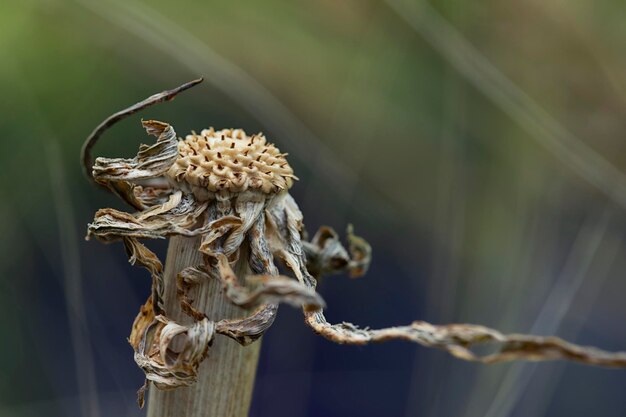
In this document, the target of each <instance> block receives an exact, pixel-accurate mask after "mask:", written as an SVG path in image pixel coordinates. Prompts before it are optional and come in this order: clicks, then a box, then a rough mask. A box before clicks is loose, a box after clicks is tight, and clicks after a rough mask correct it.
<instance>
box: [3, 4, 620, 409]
mask: <svg viewBox="0 0 626 417" xmlns="http://www.w3.org/2000/svg"><path fill="white" fill-rule="evenodd" d="M625 19H626V7H624V4H623V3H622V2H619V1H613V0H595V1H591V0H586V1H577V2H565V1H557V0H553V1H547V2H544V1H539V0H527V1H508V2H502V1H493V0H491V1H484V2H470V1H461V0H437V1H432V2H430V3H428V2H425V1H421V0H412V1H408V0H406V1H405V0H382V1H370V0H342V1H338V0H317V1H279V0H267V1H264V2H257V1H249V0H248V1H238V2H232V1H224V0H222V1H194V2H190V1H186V2H183V1H181V2H171V1H163V0H158V1H151V2H148V1H143V2H141V1H131V0H127V1H122V0H119V1H118V0H114V1H96V0H76V1H64V0H22V1H19V2H18V1H3V2H0V91H1V95H0V132H1V135H2V139H1V144H2V151H0V167H1V170H0V190H1V191H2V198H1V199H0V236H1V238H0V276H1V277H2V279H1V280H0V329H1V331H2V338H1V339H0V356H1V357H2V360H1V361H0V416H2V417H4V416H17V417H22V416H23V417H26V416H29V417H30V416H140V415H143V414H144V413H145V412H144V411H140V410H138V409H137V407H136V405H135V390H136V389H137V388H138V387H139V386H140V385H141V384H142V381H143V379H142V373H141V371H140V370H139V369H138V368H137V367H136V366H135V364H134V362H133V359H132V349H131V348H130V346H129V345H128V344H127V342H126V337H127V336H128V333H129V330H130V325H131V323H132V320H133V318H134V316H135V314H136V312H137V309H138V307H139V305H140V304H141V303H142V302H143V300H144V299H145V298H146V296H147V294H148V286H149V279H148V277H147V274H146V273H144V272H143V271H142V270H140V269H138V268H132V267H131V266H129V265H128V264H127V261H126V257H125V254H124V251H123V248H122V247H121V246H120V245H109V246H105V245H102V244H100V243H98V242H85V241H84V240H83V237H84V235H85V230H86V224H87V223H88V222H89V221H90V220H91V219H92V218H93V213H94V212H95V211H96V210H97V209H98V208H101V207H117V208H124V207H123V206H122V204H121V203H120V202H118V201H116V200H115V198H114V197H113V196H111V195H108V194H106V193H104V192H102V191H101V190H97V189H95V188H93V187H91V186H90V184H89V183H88V182H87V181H86V180H85V178H84V177H83V176H82V173H81V169H80V166H79V158H78V157H79V150H80V146H81V144H82V141H83V140H84V138H85V137H86V136H87V135H88V134H89V132H90V131H91V130H92V129H93V128H94V127H95V126H96V125H97V124H98V123H99V122H100V121H102V120H103V119H104V118H105V117H106V116H108V115H109V114H111V113H113V112H115V111H117V110H120V109H122V108H125V107H127V106H128V105H130V104H132V103H135V102H137V101H139V100H141V99H143V98H145V97H147V96H148V95H151V94H153V93H155V92H158V91H161V90H164V89H166V88H172V87H174V86H176V85H178V84H181V83H182V82H185V81H188V80H191V79H194V78H197V77H199V76H203V77H205V82H204V83H203V84H201V85H200V86H199V87H196V88H195V89H193V90H191V91H189V92H186V93H184V94H183V95H181V96H179V97H178V98H177V99H176V100H175V101H173V102H171V103H169V104H161V105H159V106H157V107H153V108H150V109H148V110H146V111H144V112H142V113H141V115H138V116H135V117H132V118H130V119H128V120H126V121H124V122H122V123H120V124H119V125H117V126H115V127H114V128H113V129H112V130H111V131H109V132H108V133H107V134H106V135H105V137H104V139H103V140H102V141H101V143H100V144H99V145H98V146H97V147H96V150H95V153H96V155H106V156H132V155H134V154H135V152H136V149H137V146H138V144H139V143H141V142H145V141H151V140H152V139H151V138H149V137H147V136H146V135H145V133H144V132H143V130H142V129H141V126H140V123H139V120H140V118H141V117H144V118H156V119H158V120H163V121H167V122H169V123H172V124H173V125H174V127H175V129H176V130H177V132H178V133H179V134H181V135H184V134H185V133H186V132H189V131H190V130H192V129H195V130H196V131H200V130H201V129H203V128H205V127H208V126H210V125H212V126H215V127H220V128H222V127H243V128H245V129H247V130H248V132H249V133H252V132H256V131H263V132H264V133H266V135H268V136H269V137H270V138H271V140H272V141H274V142H276V144H277V146H279V147H280V149H281V150H282V151H285V152H289V154H290V162H291V164H292V166H293V167H294V169H295V170H296V173H297V175H298V176H299V177H300V179H301V180H300V181H299V182H298V183H297V184H296V185H295V186H294V188H293V194H294V196H295V198H296V200H297V201H298V202H299V204H300V206H301V209H302V211H303V212H304V215H305V221H306V224H307V227H308V229H309V231H310V232H314V231H315V230H316V229H317V227H319V226H320V225H324V224H328V225H330V226H333V227H335V228H336V229H337V230H340V231H341V230H344V228H345V225H346V224H347V223H349V222H351V223H353V224H354V225H355V229H356V231H357V233H358V234H360V235H362V236H364V237H365V238H367V239H368V240H369V241H370V242H371V243H372V245H373V247H374V261H373V265H372V268H371V271H370V273H369V274H368V275H367V276H366V277H364V278H361V279H360V280H349V279H346V278H345V277H331V278H329V279H327V280H325V281H324V282H323V283H322V285H321V286H320V292H321V293H322V295H323V296H324V298H325V299H326V301H327V302H328V305H329V308H328V311H327V313H328V314H327V316H328V318H329V320H331V321H335V322H337V321H342V320H346V321H352V322H354V323H357V324H360V325H363V326H365V325H369V326H372V327H374V326H376V327H380V326H389V325H394V324H403V323H408V322H410V321H412V320H415V319H425V320H429V321H433V322H436V323H447V322H473V323H480V324H485V325H489V326H493V327H496V328H498V329H501V330H502V331H505V332H533V333H538V334H546V335H547V334H556V335H559V336H561V337H564V338H568V339H571V340H573V341H576V342H577V343H581V344H589V345H597V346H600V347H603V348H606V349H613V350H620V349H626V334H625V332H624V328H623V322H624V320H623V319H624V317H626V303H625V302H624V298H625V297H624V294H626V280H625V278H626V274H625V271H626V256H624V253H625V249H626V244H625V240H624V238H625V235H626V216H625V210H626V177H625V175H624V172H625V171H626V141H625V140H624V137H625V134H624V132H626V117H625V113H626V71H625V68H626V25H624V24H623V22H624V21H625ZM165 245H166V242H156V243H155V244H154V245H152V247H154V248H156V250H157V251H158V253H160V254H161V255H162V254H163V253H164V249H165ZM625 389H626V373H625V372H624V371H611V370H606V369H596V368H591V367H585V366H581V365H576V364H568V363H542V364H528V363H526V364H500V365H493V366H488V367H486V366H481V365H476V364H468V363H463V362H461V361H458V360H455V359H452V358H449V357H448V356H446V355H445V354H444V353H442V352H439V351H431V350H426V349H423V348H420V347H418V346H414V345H409V344H405V343H400V342H394V343H389V344H385V345H377V346H368V347H347V346H334V345H332V344H331V343H330V342H327V341H325V340H321V339H319V338H317V337H315V336H314V335H312V334H311V333H310V331H309V330H308V329H307V328H305V326H304V324H303V323H302V319H301V315H300V312H298V311H296V310H293V309H291V308H288V307H283V308H282V309H281V313H280V314H279V318H278V319H277V321H276V324H275V325H274V327H272V329H271V330H270V332H269V333H268V334H267V336H266V337H265V338H264V342H263V351H262V356H261V362H260V366H259V376H258V379H257V386H256V390H255V396H254V401H253V406H252V412H251V415H252V416H272V417H279V416H324V417H328V416H418V415H419V416H429V417H434V416H461V417H473V416H488V417H504V416H589V415H598V416H623V415H624V414H626V396H625V395H624V390H625Z"/></svg>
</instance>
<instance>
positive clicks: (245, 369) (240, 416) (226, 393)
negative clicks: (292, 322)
mask: <svg viewBox="0 0 626 417" xmlns="http://www.w3.org/2000/svg"><path fill="white" fill-rule="evenodd" d="M199 245H200V239H199V238H188V237H182V236H175V237H172V238H171V239H170V243H169V247H168V251H167V259H166V263H165V272H164V274H165V275H164V276H165V297H164V301H165V308H166V309H167V312H168V317H171V318H172V319H174V320H176V321H178V322H180V323H185V324H188V323H191V320H190V319H189V317H187V316H186V315H185V314H184V313H183V312H182V311H181V309H180V306H179V303H178V300H177V298H176V275H177V273H178V272H180V271H181V270H183V269H184V268H186V267H188V266H196V265H200V264H202V262H203V261H202V255H201V253H200V252H199V250H198V248H199ZM233 270H234V271H235V273H236V274H237V276H239V277H244V276H246V275H249V274H251V271H250V267H249V265H248V261H247V257H246V256H240V257H239V260H238V261H237V263H236V264H235V265H234V266H233ZM193 298H194V306H195V307H196V308H198V309H199V310H200V311H204V312H205V313H206V314H207V317H209V319H212V320H216V321H217V320H220V319H224V318H237V317H244V316H245V315H246V310H244V309H241V308H239V307H237V306H234V305H233V304H231V303H230V302H228V300H227V299H226V297H225V296H224V294H223V290H222V288H221V286H220V284H219V283H218V282H217V281H216V280H210V281H208V282H206V283H203V284H202V285H200V286H198V292H197V293H195V294H194V295H193ZM260 347H261V341H260V340H258V341H256V342H255V343H253V344H251V345H249V346H245V347H244V346H241V345H239V344H238V343H237V342H235V341H234V340H232V339H230V338H227V337H223V336H219V335H217V336H216V337H215V339H214V340H213V344H212V346H211V347H210V349H209V353H208V357H207V358H206V359H205V360H204V361H203V362H202V363H201V364H200V368H199V370H198V381H197V382H196V383H195V384H194V385H192V386H190V387H181V388H177V389H174V390H168V391H162V390H159V389H157V388H156V387H155V386H151V387H150V391H149V398H148V413H147V416H148V417H172V416H180V417H246V416H247V415H248V411H249V409H250V402H251V399H252V390H253V387H254V379H255V375H256V368H257V363H258V359H259V351H260Z"/></svg>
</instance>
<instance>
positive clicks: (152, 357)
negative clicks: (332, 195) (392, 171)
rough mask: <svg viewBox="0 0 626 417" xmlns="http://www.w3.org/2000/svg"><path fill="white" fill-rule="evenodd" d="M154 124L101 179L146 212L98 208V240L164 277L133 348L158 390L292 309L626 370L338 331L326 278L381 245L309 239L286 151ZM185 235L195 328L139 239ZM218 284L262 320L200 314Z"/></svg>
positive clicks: (452, 334)
mask: <svg viewBox="0 0 626 417" xmlns="http://www.w3.org/2000/svg"><path fill="white" fill-rule="evenodd" d="M195 83H197V82H195ZM192 85H195V84H194V82H192V83H189V84H185V85H183V86H181V87H179V88H177V89H174V90H170V91H164V92H163V93H159V94H156V95H154V96H152V97H150V98H148V99H146V100H144V101H143V102H141V103H138V104H136V105H134V106H132V107H130V108H129V109H126V110H123V111H121V112H119V113H116V114H115V115H113V116H111V118H109V119H107V120H105V122H103V123H102V124H101V126H100V127H99V128H97V129H96V130H95V131H94V133H93V134H92V136H91V137H90V138H89V139H88V141H87V143H86V145H85V147H84V152H85V154H84V156H83V161H85V162H86V163H87V162H89V163H90V161H91V156H90V151H91V147H92V146H93V144H94V143H95V140H96V139H97V137H99V136H100V135H101V134H102V133H103V132H104V130H106V128H107V127H109V126H110V125H112V124H113V123H115V122H116V121H117V120H121V119H122V118H124V117H126V116H128V115H129V114H132V113H134V112H136V111H138V110H140V109H141V108H144V107H147V106H149V105H152V104H154V103H157V102H160V101H163V100H167V99H171V98H173V97H174V96H175V94H177V93H178V92H180V91H182V90H184V89H186V88H189V87H190V86H192ZM143 125H144V127H145V128H146V130H147V131H148V133H149V134H151V135H154V136H156V137H157V141H156V143H154V144H153V145H150V146H148V145H142V146H141V147H140V149H139V152H138V154H137V156H136V157H134V158H131V159H122V158H111V159H109V158H98V159H96V162H95V165H94V166H93V170H92V174H91V176H92V178H93V179H94V180H95V181H96V182H97V183H98V184H102V185H104V186H105V187H106V188H108V189H109V190H110V191H112V192H113V193H115V194H117V195H118V196H120V197H121V198H122V199H123V200H124V201H126V202H128V203H129V204H130V205H131V206H133V207H134V208H135V209H136V210H137V211H136V212H135V213H126V212H122V211H119V210H114V209H102V210H98V212H96V215H95V218H94V221H93V222H92V223H91V224H90V225H89V227H88V237H95V238H97V239H98V240H101V241H103V242H112V241H116V240H122V241H123V242H124V244H125V246H126V249H127V253H128V256H129V260H130V262H131V263H133V264H135V263H137V264H139V265H141V266H143V267H145V268H146V269H147V270H148V271H149V272H150V274H151V276H152V292H151V294H150V296H149V298H148V300H147V301H146V303H145V304H144V305H143V306H142V307H141V309H140V312H139V314H138V315H137V318H136V319H135V322H134V324H133V327H132V332H131V335H130V338H129V341H130V344H131V345H132V347H133V349H134V350H135V361H136V362H137V364H138V365H139V367H140V368H141V369H143V371H144V372H145V374H146V378H147V380H148V381H150V382H153V383H154V385H155V386H156V387H157V388H161V389H170V388H176V387H179V386H186V385H190V384H193V383H194V381H195V380H196V378H197V369H198V365H199V364H200V362H201V361H202V360H203V359H204V358H205V357H206V355H207V354H210V348H209V346H210V343H211V340H213V338H214V337H215V334H219V335H224V336H227V337H230V338H232V339H234V340H236V341H237V342H239V343H241V344H242V345H247V344H249V343H252V342H254V341H255V340H257V339H258V338H259V337H261V336H262V335H263V333H264V332H265V331H266V330H267V329H268V328H269V327H270V326H271V325H272V323H273V322H274V319H275V317H276V312H277V309H278V303H281V302H284V303H288V304H291V305H294V306H300V307H302V308H303V310H304V315H305V322H306V324H307V325H309V326H310V327H311V328H312V329H313V330H314V331H315V332H316V333H318V334H320V335H322V336H323V337H325V338H327V339H329V340H331V341H333V342H336V343H341V344H357V345H363V344H367V343H374V342H383V341H387V340H393V339H400V340H406V341H411V342H415V343H419V344H421V345H423V346H427V347H434V348H439V349H443V350H445V351H447V352H449V353H451V354H452V355H454V356H456V357H458V358H461V359H464V360H470V361H479V362H483V363H494V362H501V361H508V360H514V359H525V360H547V359H569V360H574V361H578V362H582V363H587V364H593V365H602V366H614V367H624V366H626V353H619V352H618V353H609V352H604V351H601V350H598V349H594V348H586V347H581V346H577V345H573V344H571V343H568V342H565V341H563V340H561V339H559V338H555V337H536V336H527V335H503V334H502V333H500V332H498V331H496V330H493V329H489V328H487V327H483V326H478V325H470V324H451V325H442V326H436V325H432V324H429V323H425V322H421V321H416V322H414V323H412V324H410V325H408V326H400V327H390V328H386V329H378V330H371V329H360V328H358V327H357V326H355V325H353V324H350V323H341V324H330V323H328V322H327V321H326V318H325V317H324V314H323V307H324V302H323V300H322V298H321V297H320V296H319V294H317V293H316V291H315V287H316V283H317V280H318V279H319V278H320V277H321V276H322V275H326V274H333V273H340V272H341V273H348V274H349V275H350V276H352V277H358V276H361V275H363V274H364V273H365V272H366V271H367V268H368V265H369V263H370V259H371V248H370V246H369V244H368V243H367V242H366V241H365V240H363V239H362V238H360V237H358V236H355V235H354V234H353V232H352V227H351V226H350V227H349V228H348V233H347V240H348V250H346V249H345V248H344V246H343V245H342V244H341V242H340V239H339V236H338V235H337V233H335V232H334V231H333V230H332V229H331V228H328V227H322V228H321V229H320V230H319V231H318V232H317V234H316V235H315V236H314V237H313V239H312V240H311V241H307V240H306V239H305V236H306V233H305V231H304V226H303V217H302V213H301V212H300V209H299V208H298V205H297V204H296V202H295V201H294V199H293V198H292V197H291V195H290V194H289V188H290V187H291V186H292V184H293V181H294V180H296V179H297V178H296V177H295V176H294V175H293V171H292V169H291V167H290V166H289V164H288V162H287V160H286V159H285V156H286V154H281V153H280V152H279V151H278V149H277V148H276V147H275V146H274V145H273V144H271V143H269V142H268V141H267V139H266V138H265V137H264V136H263V135H262V134H257V135H252V136H248V135H247V134H246V132H244V131H243V130H241V129H224V130H218V131H216V130H214V129H213V128H211V129H205V130H203V131H202V132H201V133H200V134H195V133H194V134H191V135H188V136H186V137H185V139H181V140H178V139H176V134H175V132H174V129H173V128H172V126H170V125H169V124H167V123H163V122H158V121H153V120H150V121H145V122H143ZM173 235H182V236H201V244H200V248H199V251H200V252H201V254H202V256H203V261H204V262H203V264H202V265H197V266H194V267H190V268H186V269H184V270H182V271H179V273H178V276H177V283H176V284H177V296H178V301H179V302H180V305H181V308H182V310H183V311H184V312H185V313H186V314H187V315H188V316H189V317H190V319H191V321H192V324H190V325H183V324H181V323H176V322H175V321H173V320H171V319H170V318H168V312H167V311H166V309H165V307H164V303H163V291H164V282H163V266H162V264H161V262H160V261H159V260H158V258H157V257H156V255H155V254H154V253H153V252H151V251H150V250H149V249H148V248H147V247H146V246H144V245H143V244H142V243H140V242H139V240H138V239H146V238H148V239H156V238H166V237H168V236H173ZM241 259H243V260H245V261H247V263H248V264H249V266H250V268H251V270H252V271H253V273H254V274H256V275H255V276H253V277H248V279H247V280H246V281H244V282H242V281H240V279H239V278H240V277H237V276H236V275H235V273H234V272H233V269H232V267H231V265H232V264H233V263H235V262H236V261H238V260H241ZM277 261H282V262H283V263H284V265H285V266H286V267H287V268H288V269H289V270H290V271H291V272H292V273H293V277H287V276H282V275H279V273H278V268H277V266H276V263H277ZM242 278H243V277H242ZM212 279H216V280H218V282H220V283H221V285H222V286H223V288H224V290H225V291H224V296H225V297H226V298H227V299H228V300H229V301H230V302H232V303H233V304H236V305H238V306H243V307H246V308H250V307H254V308H255V309H254V311H253V312H252V314H251V315H250V316H248V317H243V318H239V319H220V318H219V317H211V318H209V317H207V316H206V314H205V313H204V312H203V311H201V310H199V309H198V308H196V307H195V306H194V304H193V300H192V298H191V297H190V291H191V290H192V289H193V290H194V291H200V292H201V291H203V290H204V288H205V286H206V285H207V283H208V282H209V281H210V280H212ZM485 343H490V344H493V345H494V346H495V348H496V352H495V353H491V354H487V355H484V356H480V355H478V354H476V353H474V352H473V351H472V350H471V347H472V346H474V345H478V344H485ZM142 395H143V390H142V391H141V396H142Z"/></svg>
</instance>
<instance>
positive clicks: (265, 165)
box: [167, 128, 297, 195]
mask: <svg viewBox="0 0 626 417" xmlns="http://www.w3.org/2000/svg"><path fill="white" fill-rule="evenodd" d="M178 154H179V156H178V159H177V160H176V162H175V163H174V164H173V165H172V167H171V168H170V169H169V171H168V173H167V176H168V177H170V178H171V179H173V180H174V181H176V182H177V183H179V185H183V184H186V185H189V186H190V188H191V190H192V191H194V194H196V195H197V194H205V193H206V191H209V192H210V193H215V192H219V191H222V190H225V191H230V192H243V191H246V190H258V191H261V192H263V193H266V194H272V193H277V192H279V191H282V190H287V189H289V188H290V187H291V186H292V185H293V181H294V180H296V179H297V177H296V176H294V175H293V170H292V169H291V167H290V166H289V163H288V162H287V160H286V159H285V156H287V154H281V153H280V151H279V150H278V148H276V147H275V146H274V145H273V144H272V143H268V142H267V139H266V138H265V136H263V134H260V133H259V134H257V135H252V136H248V135H246V132H244V131H243V130H241V129H223V130H217V131H216V130H214V129H213V128H210V129H204V130H203V131H202V132H201V133H200V134H197V133H195V132H194V133H193V134H191V135H187V137H185V139H183V140H181V141H179V143H178Z"/></svg>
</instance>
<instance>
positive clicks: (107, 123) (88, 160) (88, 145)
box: [80, 78, 204, 184]
mask: <svg viewBox="0 0 626 417" xmlns="http://www.w3.org/2000/svg"><path fill="white" fill-rule="evenodd" d="M203 80H204V78H198V79H196V80H193V81H189V82H188V83H185V84H183V85H181V86H178V87H176V88H173V89H171V90H165V91H161V92H160V93H157V94H154V95H151V96H150V97H148V98H147V99H145V100H143V101H140V102H139V103H136V104H133V105H132V106H130V107H128V108H126V109H124V110H121V111H118V112H117V113H114V114H112V115H111V116H109V117H107V118H106V119H105V120H104V121H103V122H102V123H100V124H99V125H98V127H96V128H95V129H94V130H93V132H91V134H90V135H89V136H88V137H87V139H86V140H85V143H83V147H82V149H81V153H80V155H81V156H80V158H81V164H82V166H83V172H84V173H85V175H86V176H87V178H88V179H89V180H90V181H92V182H94V183H96V181H95V180H94V178H93V175H92V173H91V167H92V166H93V157H92V155H91V149H92V148H93V147H94V146H95V145H96V143H97V142H98V140H99V139H100V137H101V136H102V135H103V134H104V132H106V131H107V130H108V129H109V128H111V127H112V126H113V125H114V124H116V123H117V122H119V121H121V120H124V119H125V118H127V117H128V116H131V115H133V114H135V113H137V112H138V111H140V110H143V109H145V108H146V107H150V106H152V105H154V104H157V103H162V102H164V101H170V100H173V99H174V97H176V96H177V95H178V94H179V93H181V92H183V91H185V90H188V89H190V88H191V87H194V86H196V85H198V84H200V83H201V82H202V81H203ZM96 184H97V183H96Z"/></svg>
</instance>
